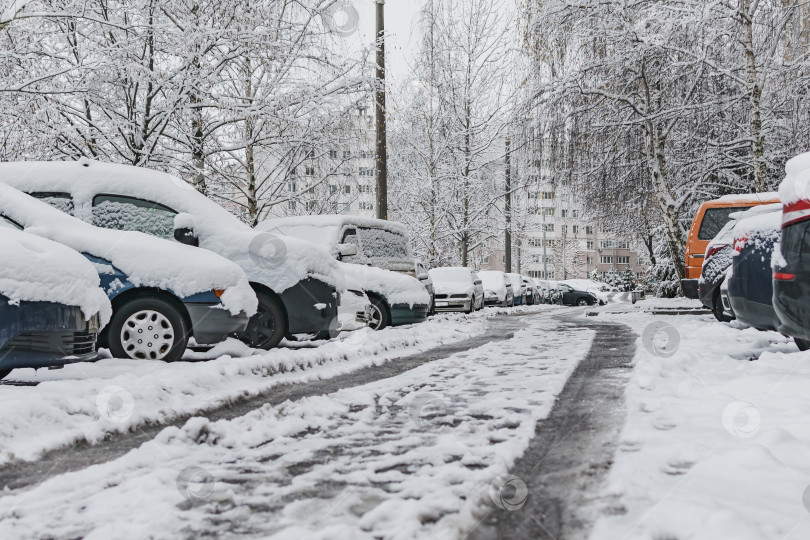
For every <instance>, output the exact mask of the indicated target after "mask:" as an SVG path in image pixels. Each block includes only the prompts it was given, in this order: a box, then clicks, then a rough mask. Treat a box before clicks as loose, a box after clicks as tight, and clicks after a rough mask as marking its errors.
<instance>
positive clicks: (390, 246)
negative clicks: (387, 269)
mask: <svg viewBox="0 0 810 540" xmlns="http://www.w3.org/2000/svg"><path fill="white" fill-rule="evenodd" d="M360 242H361V244H362V248H363V255H365V256H366V257H383V258H387V259H407V258H408V241H407V240H406V239H405V237H404V236H402V235H401V234H397V233H394V232H391V231H386V230H383V229H360Z"/></svg>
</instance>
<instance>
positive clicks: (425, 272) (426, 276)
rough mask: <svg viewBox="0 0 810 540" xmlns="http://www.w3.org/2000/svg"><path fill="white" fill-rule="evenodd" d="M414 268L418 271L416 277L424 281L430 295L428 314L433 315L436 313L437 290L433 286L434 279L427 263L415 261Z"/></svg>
mask: <svg viewBox="0 0 810 540" xmlns="http://www.w3.org/2000/svg"><path fill="white" fill-rule="evenodd" d="M414 269H415V272H416V279H418V280H419V281H420V282H422V285H423V286H424V287H425V290H426V291H427V293H428V294H429V295H430V309H428V314H429V315H432V314H434V313H436V290H435V289H434V287H433V280H432V279H431V277H430V270H429V268H428V267H427V265H425V264H424V263H421V262H419V261H415V264H414Z"/></svg>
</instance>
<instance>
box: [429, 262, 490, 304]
mask: <svg viewBox="0 0 810 540" xmlns="http://www.w3.org/2000/svg"><path fill="white" fill-rule="evenodd" d="M430 277H431V279H432V280H433V285H434V287H435V288H436V311H463V312H464V313H472V312H473V311H477V310H479V309H481V308H483V307H484V287H483V282H482V281H481V279H480V278H479V277H478V275H477V274H476V273H475V271H473V270H470V269H469V268H465V267H460V266H457V267H443V268H433V269H432V270H431V271H430Z"/></svg>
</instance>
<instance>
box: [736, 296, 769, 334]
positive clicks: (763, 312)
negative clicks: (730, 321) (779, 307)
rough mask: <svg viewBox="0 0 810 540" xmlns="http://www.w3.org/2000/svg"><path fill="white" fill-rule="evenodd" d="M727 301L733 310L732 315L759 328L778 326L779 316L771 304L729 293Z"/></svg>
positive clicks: (767, 328)
mask: <svg viewBox="0 0 810 540" xmlns="http://www.w3.org/2000/svg"><path fill="white" fill-rule="evenodd" d="M728 301H729V303H730V304H731V309H732V311H733V312H734V317H735V318H736V319H737V320H739V321H742V322H744V323H745V324H748V325H750V326H753V327H754V328H757V329H759V330H776V329H778V328H779V318H778V317H777V316H776V311H774V309H773V306H771V305H769V304H760V303H759V302H754V301H753V300H749V299H747V298H745V297H742V296H734V295H731V294H729V295H728Z"/></svg>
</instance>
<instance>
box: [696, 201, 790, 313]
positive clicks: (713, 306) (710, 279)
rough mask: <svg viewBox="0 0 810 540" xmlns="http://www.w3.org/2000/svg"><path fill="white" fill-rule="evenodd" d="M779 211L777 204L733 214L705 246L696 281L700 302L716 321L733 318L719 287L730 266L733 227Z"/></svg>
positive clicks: (732, 251)
mask: <svg viewBox="0 0 810 540" xmlns="http://www.w3.org/2000/svg"><path fill="white" fill-rule="evenodd" d="M781 208H782V207H781V206H780V205H779V204H768V205H761V206H754V207H752V208H751V209H750V210H747V211H740V212H734V213H732V214H731V215H730V221H729V222H728V223H726V224H725V225H724V226H723V228H722V229H721V230H720V232H719V233H717V236H715V237H714V238H713V239H712V241H711V242H709V245H708V246H707V247H706V254H705V257H704V259H703V268H702V270H701V275H700V280H699V281H698V291H699V296H700V301H701V303H703V305H704V306H706V307H707V308H708V309H710V310H712V313H713V314H714V316H715V318H716V319H717V320H718V321H721V322H728V321H731V320H733V319H734V314H733V311H730V310H729V309H727V308H726V307H725V306H724V305H723V301H722V295H721V291H720V286H721V285H722V284H723V280H724V279H725V277H726V271H727V270H728V269H729V267H730V266H731V263H732V255H733V253H734V250H733V248H732V245H733V243H734V227H735V226H736V225H737V224H738V223H739V222H740V220H743V219H747V218H750V217H753V216H756V215H760V214H767V213H771V212H778V211H779V210H780V209H781ZM769 258H770V257H769Z"/></svg>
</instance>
